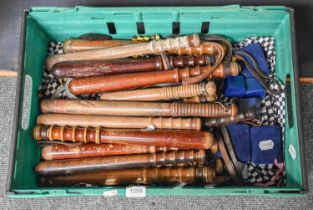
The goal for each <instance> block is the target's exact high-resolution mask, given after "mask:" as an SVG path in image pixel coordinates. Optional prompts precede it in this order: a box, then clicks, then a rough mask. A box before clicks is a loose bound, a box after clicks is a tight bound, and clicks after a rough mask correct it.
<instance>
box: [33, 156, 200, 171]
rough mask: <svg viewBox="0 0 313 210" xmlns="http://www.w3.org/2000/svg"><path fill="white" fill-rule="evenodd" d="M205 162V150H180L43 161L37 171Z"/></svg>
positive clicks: (110, 168) (142, 166)
mask: <svg viewBox="0 0 313 210" xmlns="http://www.w3.org/2000/svg"><path fill="white" fill-rule="evenodd" d="M204 161H205V151H204V150H180V151H170V152H160V153H150V154H132V155H116V156H107V157H93V158H79V159H67V160H50V161H42V162H40V163H39V164H38V165H37V166H36V168H35V171H36V173H38V174H41V175H49V176H51V175H64V174H74V173H79V172H87V171H97V170H112V169H127V168H148V167H160V166H197V165H203V163H204Z"/></svg>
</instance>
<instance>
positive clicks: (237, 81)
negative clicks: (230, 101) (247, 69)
mask: <svg viewBox="0 0 313 210" xmlns="http://www.w3.org/2000/svg"><path fill="white" fill-rule="evenodd" d="M245 93H246V84H245V80H244V77H243V76H240V75H239V76H236V77H227V78H226V79H225V82H224V95H225V96H227V97H243V96H244V95H245Z"/></svg>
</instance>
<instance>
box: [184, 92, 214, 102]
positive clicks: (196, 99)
mask: <svg viewBox="0 0 313 210" xmlns="http://www.w3.org/2000/svg"><path fill="white" fill-rule="evenodd" d="M216 99H217V95H216V94H215V95H205V96H203V95H198V96H194V97H191V98H183V102H185V103H207V102H214V101H216Z"/></svg>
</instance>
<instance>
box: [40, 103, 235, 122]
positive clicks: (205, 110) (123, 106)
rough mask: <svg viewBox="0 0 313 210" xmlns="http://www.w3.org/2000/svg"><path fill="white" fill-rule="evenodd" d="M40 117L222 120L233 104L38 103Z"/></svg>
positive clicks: (229, 114) (231, 112) (229, 113)
mask: <svg viewBox="0 0 313 210" xmlns="http://www.w3.org/2000/svg"><path fill="white" fill-rule="evenodd" d="M40 108H41V111H42V112H43V113H64V114H84V115H109V116H110V115H111V116H149V117H150V116H152V117H165V116H172V117H213V118H217V117H226V116H236V115H237V112H238V108H237V106H236V105H235V104H232V105H231V106H229V107H225V106H224V105H223V104H219V103H207V104H192V103H188V104H185V103H153V102H128V101H92V100H63V99H55V100H51V99H48V100H42V102H41V104H40Z"/></svg>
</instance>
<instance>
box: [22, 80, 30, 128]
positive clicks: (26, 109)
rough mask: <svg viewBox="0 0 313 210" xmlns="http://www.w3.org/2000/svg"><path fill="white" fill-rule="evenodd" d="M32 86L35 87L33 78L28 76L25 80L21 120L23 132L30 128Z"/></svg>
mask: <svg viewBox="0 0 313 210" xmlns="http://www.w3.org/2000/svg"><path fill="white" fill-rule="evenodd" d="M32 85H33V80H32V78H31V76H30V75H26V76H25V80H24V93H23V94H24V95H23V106H22V120H21V127H22V129H23V130H27V129H28V126H29V115H30V106H31V95H32Z"/></svg>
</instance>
